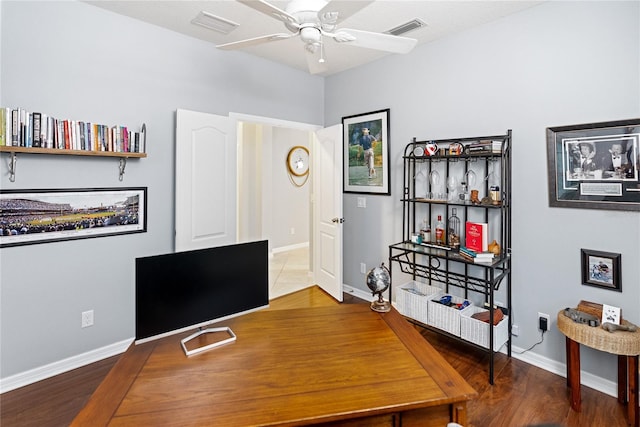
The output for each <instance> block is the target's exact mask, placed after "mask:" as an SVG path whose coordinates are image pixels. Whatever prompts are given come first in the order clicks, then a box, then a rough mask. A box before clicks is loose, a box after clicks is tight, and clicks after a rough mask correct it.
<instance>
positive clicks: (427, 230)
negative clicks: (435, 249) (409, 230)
mask: <svg viewBox="0 0 640 427" xmlns="http://www.w3.org/2000/svg"><path fill="white" fill-rule="evenodd" d="M420 234H421V235H422V241H423V242H425V243H429V242H431V227H430V226H429V220H428V219H427V218H425V219H424V220H423V221H422V227H421V228H420Z"/></svg>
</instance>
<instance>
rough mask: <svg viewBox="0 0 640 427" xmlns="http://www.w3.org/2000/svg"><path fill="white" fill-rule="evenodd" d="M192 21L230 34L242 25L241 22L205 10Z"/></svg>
mask: <svg viewBox="0 0 640 427" xmlns="http://www.w3.org/2000/svg"><path fill="white" fill-rule="evenodd" d="M191 23H192V24H195V25H200V26H201V27H205V28H208V29H210V30H213V31H217V32H219V33H222V34H229V33H230V32H231V31H233V30H235V29H236V28H237V27H239V26H240V24H238V23H236V22H233V21H229V20H228V19H224V18H221V17H219V16H216V15H214V14H212V13H209V12H205V11H204V10H202V11H200V12H199V13H198V15H197V16H196V17H195V18H193V19H192V20H191Z"/></svg>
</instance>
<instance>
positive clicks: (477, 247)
mask: <svg viewBox="0 0 640 427" xmlns="http://www.w3.org/2000/svg"><path fill="white" fill-rule="evenodd" d="M488 227H489V225H488V224H487V223H486V222H471V221H467V223H466V224H465V238H466V241H465V246H466V247H467V248H469V249H471V250H472V251H476V252H486V251H487V250H488V249H489V248H488V246H489V242H488V240H489V238H488V234H489V230H488Z"/></svg>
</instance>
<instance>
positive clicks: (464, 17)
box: [87, 0, 542, 76]
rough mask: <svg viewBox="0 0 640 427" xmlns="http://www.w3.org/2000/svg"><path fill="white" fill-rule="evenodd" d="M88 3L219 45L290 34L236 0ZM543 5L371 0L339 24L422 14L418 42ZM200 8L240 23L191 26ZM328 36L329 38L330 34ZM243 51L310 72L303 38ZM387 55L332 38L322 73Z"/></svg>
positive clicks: (382, 23) (379, 24) (369, 27)
mask: <svg viewBox="0 0 640 427" xmlns="http://www.w3.org/2000/svg"><path fill="white" fill-rule="evenodd" d="M352 1H359V0H352ZM87 3H90V4H92V5H95V6H97V7H100V8H103V9H107V10H110V11H113V12H115V13H118V14H121V15H126V16H129V17H132V18H135V19H139V20H141V21H145V22H148V23H151V24H154V25H158V26H160V27H164V28H167V29H170V30H173V31H177V32H179V33H182V34H185V35H187V36H191V37H195V38H198V39H202V40H205V41H208V42H211V43H213V44H214V45H218V44H224V43H230V42H235V41H239V40H244V39H248V38H253V37H259V36H264V35H269V34H276V33H288V32H289V31H288V30H287V29H286V28H285V26H284V24H283V23H282V22H281V21H278V20H277V19H273V18H271V17H269V16H267V15H265V14H262V13H260V12H258V11H256V10H255V9H252V8H250V7H248V6H246V5H244V4H242V3H238V2H236V1H235V0H214V1H191V0H179V1H167V0H98V1H92V0H89V1H87ZM270 3H272V4H273V5H275V6H277V7H278V8H280V9H283V10H284V9H285V8H286V5H287V3H288V2H287V1H277V0H273V1H270ZM540 3H542V1H523V0H522V1H520V0H518V1H498V0H491V1H481V0H475V1H451V0H449V1H431V0H422V1H406V0H376V1H372V2H369V1H367V2H364V3H363V5H364V7H363V8H362V9H360V10H359V11H358V12H356V13H354V14H353V15H351V16H350V17H347V18H346V19H345V20H344V21H342V22H340V23H339V25H338V27H339V28H353V29H357V30H365V31H373V32H385V31H388V30H390V29H392V28H394V27H396V26H398V25H401V24H403V23H405V22H408V21H410V20H412V19H415V18H418V19H420V20H422V21H423V22H425V23H426V24H427V25H426V26H424V27H422V28H419V29H417V30H413V31H411V32H408V33H406V34H404V37H411V38H415V39H417V40H418V44H423V43H428V42H430V41H433V40H436V39H438V38H442V37H445V36H448V35H451V34H454V33H457V32H461V31H464V30H466V29H469V28H471V27H474V26H477V25H481V24H484V23H487V22H490V21H493V20H497V19H499V18H501V17H503V16H506V15H509V14H512V13H517V12H519V11H521V10H524V9H527V8H529V7H532V6H535V5H538V4H540ZM200 11H206V12H209V13H211V14H213V15H216V16H219V17H221V18H225V19H227V20H230V21H234V22H236V23H238V24H240V26H239V27H238V28H236V29H234V30H233V31H232V32H231V33H229V34H228V35H224V34H221V33H218V32H216V31H212V30H209V29H206V28H203V27H201V26H199V25H194V24H192V23H191V20H192V19H193V18H195V17H196V16H197V15H198V13H199V12H200ZM325 39H327V38H326V37H325ZM241 50H242V51H244V52H246V53H248V54H252V55H257V56H261V57H263V58H267V59H269V60H272V61H275V62H278V63H281V64H285V65H287V66H290V67H294V68H297V69H300V70H305V71H306V70H307V61H306V58H305V52H304V44H303V42H302V41H301V40H300V39H299V37H294V38H291V39H286V40H279V41H273V42H269V43H265V44H261V45H259V46H252V47H246V48H243V49H241ZM221 52H224V53H226V54H229V55H233V54H234V53H232V52H230V51H221ZM386 55H390V54H389V53H386V52H381V51H377V50H372V49H364V48H359V47H354V46H348V45H346V44H344V43H342V44H338V43H335V42H333V40H331V39H329V41H328V42H325V57H326V65H327V66H328V68H327V71H325V72H323V73H321V75H325V76H326V75H330V74H334V73H337V72H340V71H344V70H347V69H349V68H353V67H357V66H360V65H364V64H367V63H369V62H372V61H374V60H376V59H379V58H382V57H383V56H386Z"/></svg>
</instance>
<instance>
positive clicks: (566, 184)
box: [546, 119, 640, 211]
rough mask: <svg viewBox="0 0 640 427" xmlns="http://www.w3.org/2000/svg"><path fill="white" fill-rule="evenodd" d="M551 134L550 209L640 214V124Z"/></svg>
mask: <svg viewBox="0 0 640 427" xmlns="http://www.w3.org/2000/svg"><path fill="white" fill-rule="evenodd" d="M546 133H547V160H548V184H549V206H551V207H565V208H585V209H609V210H626V211H640V181H639V172H638V171H639V167H640V119H633V120H619V121H610V122H600V123H588V124H579V125H570V126H557V127H549V128H547V131H546Z"/></svg>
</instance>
